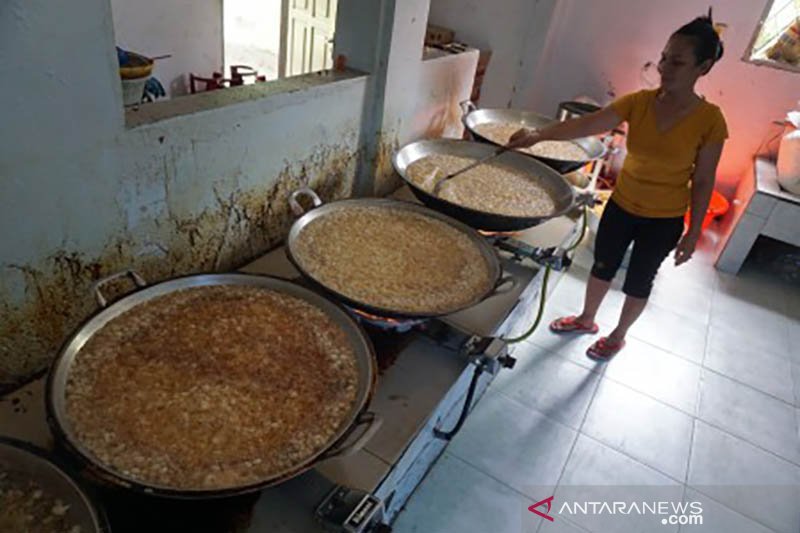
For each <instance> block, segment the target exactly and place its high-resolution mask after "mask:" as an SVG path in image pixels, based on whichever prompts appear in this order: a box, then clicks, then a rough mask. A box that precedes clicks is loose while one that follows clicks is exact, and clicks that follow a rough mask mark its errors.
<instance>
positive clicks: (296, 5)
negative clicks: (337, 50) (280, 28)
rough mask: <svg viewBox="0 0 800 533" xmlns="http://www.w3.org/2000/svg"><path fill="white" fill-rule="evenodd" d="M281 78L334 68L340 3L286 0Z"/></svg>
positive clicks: (329, 0) (333, 0)
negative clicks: (335, 39)
mask: <svg viewBox="0 0 800 533" xmlns="http://www.w3.org/2000/svg"><path fill="white" fill-rule="evenodd" d="M284 1H285V2H287V6H286V9H285V10H284V22H285V25H284V28H285V31H284V39H285V41H284V46H283V47H282V51H283V53H284V57H283V58H282V61H281V66H282V69H281V70H282V76H296V75H298V74H306V73H308V72H315V71H318V70H323V69H328V68H331V67H332V65H333V57H332V56H333V33H334V31H335V28H336V3H337V0H284Z"/></svg>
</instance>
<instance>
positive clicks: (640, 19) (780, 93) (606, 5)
mask: <svg viewBox="0 0 800 533" xmlns="http://www.w3.org/2000/svg"><path fill="white" fill-rule="evenodd" d="M506 1H512V0H506ZM709 4H711V5H712V6H713V8H714V17H715V19H716V20H717V21H718V22H725V23H727V24H728V29H727V31H726V32H725V35H724V41H725V48H726V49H725V57H724V58H723V59H722V61H721V62H720V63H718V64H717V65H716V66H715V67H714V69H713V70H712V71H711V73H710V74H709V75H708V77H706V78H704V79H702V80H701V81H700V83H699V85H698V89H699V91H700V92H701V93H702V94H704V95H705V96H706V97H707V98H708V100H710V101H712V102H714V103H716V104H718V105H720V106H721V107H722V109H723V111H724V113H725V116H726V119H727V121H728V128H729V130H730V134H731V138H730V140H729V142H728V143H727V144H726V147H725V152H724V153H723V157H722V161H721V164H720V169H719V177H720V188H721V189H722V190H723V191H725V192H730V191H731V190H732V188H733V186H734V184H735V183H736V181H737V180H738V179H739V177H740V176H741V175H742V174H743V173H744V171H745V169H746V167H747V166H748V165H749V164H750V163H751V160H752V157H753V154H754V153H755V151H756V150H757V149H758V147H759V145H760V144H761V142H762V140H763V139H764V137H765V135H767V134H768V133H769V132H770V131H774V130H770V125H769V123H770V121H772V120H775V119H781V118H783V116H784V115H785V113H786V111H787V110H788V109H789V108H791V107H793V106H794V105H795V104H796V102H797V100H798V99H800V74H796V73H791V72H785V71H779V70H775V69H770V68H766V67H758V66H755V65H751V64H749V63H745V62H743V61H741V58H742V56H743V55H744V52H745V49H746V47H747V46H748V44H749V42H750V38H751V36H752V32H753V31H754V29H755V26H756V24H757V22H758V18H759V16H760V15H761V13H762V10H763V8H764V6H765V1H764V0H760V1H757V0H713V1H709V0H703V1H700V0H691V1H682V2H640V1H638V0H602V1H594V2H591V3H589V2H586V1H584V0H560V1H559V2H558V6H557V9H556V11H555V14H554V17H553V20H552V25H551V27H550V29H549V32H548V33H549V36H548V38H547V41H546V45H545V46H544V47H543V48H542V47H531V48H529V49H528V50H527V51H526V54H525V57H526V58H527V61H528V62H527V64H526V65H524V66H523V69H522V75H521V77H520V79H519V80H518V82H517V84H518V88H519V90H518V93H517V96H516V97H515V98H514V100H513V105H514V107H523V108H529V109H534V110H538V111H541V112H544V113H547V114H552V113H554V112H555V109H556V107H557V105H558V102H560V101H563V100H568V99H570V98H572V97H575V96H577V95H581V94H586V95H589V96H592V97H593V98H595V99H597V100H599V101H600V102H602V103H605V102H608V101H610V100H611V98H612V96H613V95H622V94H624V93H627V92H629V91H634V90H638V89H640V88H642V87H644V86H645V84H644V82H643V80H642V67H643V66H644V64H645V63H646V62H647V61H654V62H656V61H658V57H659V54H660V52H661V49H662V47H663V46H664V43H665V42H666V40H667V38H668V37H669V35H670V34H671V33H672V32H673V31H675V30H676V29H678V28H679V27H680V26H681V25H682V24H684V23H686V22H689V21H690V20H691V19H692V18H694V17H695V16H697V15H699V14H702V13H704V12H705V11H706V10H707V9H708V5H709ZM654 79H655V80H658V77H657V76H654ZM509 83H510V82H509Z"/></svg>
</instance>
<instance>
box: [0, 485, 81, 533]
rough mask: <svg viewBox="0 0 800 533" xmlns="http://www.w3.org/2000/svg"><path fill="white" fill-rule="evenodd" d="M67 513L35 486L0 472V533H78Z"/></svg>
mask: <svg viewBox="0 0 800 533" xmlns="http://www.w3.org/2000/svg"><path fill="white" fill-rule="evenodd" d="M68 511H69V505H65V504H64V502H62V501H61V500H59V499H58V498H55V497H53V496H52V495H50V494H49V493H48V492H47V491H46V490H44V489H42V487H40V486H39V485H38V484H36V483H34V482H32V481H27V480H26V481H23V480H22V479H18V476H17V475H16V474H15V473H11V474H9V473H8V472H3V471H2V470H0V533H80V532H81V527H80V526H77V525H74V524H73V523H71V520H70V519H69V517H68V516H67V512H68Z"/></svg>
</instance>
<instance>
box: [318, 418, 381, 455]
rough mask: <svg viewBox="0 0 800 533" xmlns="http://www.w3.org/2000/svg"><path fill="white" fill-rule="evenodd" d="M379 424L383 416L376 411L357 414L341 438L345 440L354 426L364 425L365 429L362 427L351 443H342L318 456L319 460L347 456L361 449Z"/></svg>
mask: <svg viewBox="0 0 800 533" xmlns="http://www.w3.org/2000/svg"><path fill="white" fill-rule="evenodd" d="M381 424H383V418H381V417H380V415H378V414H377V413H372V412H366V413H361V414H360V415H358V418H356V422H355V424H354V425H353V428H352V429H351V430H350V431H349V432H348V433H347V434H346V435H345V437H344V439H343V440H346V439H347V437H349V436H350V435H352V434H353V432H354V431H355V429H356V426H361V425H365V426H366V429H364V432H363V433H362V434H361V436H360V437H358V438H357V439H356V440H355V442H353V443H352V444H344V445H342V446H338V447H335V448H331V449H330V450H328V451H326V452H325V453H323V454H322V455H321V456H320V461H324V460H327V459H333V458H334V457H347V456H349V455H353V454H354V453H356V452H357V451H359V450H361V448H363V447H364V445H365V444H367V442H369V439H371V438H372V437H373V436H374V435H375V433H376V432H377V431H378V430H379V429H380V427H381Z"/></svg>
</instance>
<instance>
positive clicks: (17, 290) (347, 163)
mask: <svg viewBox="0 0 800 533" xmlns="http://www.w3.org/2000/svg"><path fill="white" fill-rule="evenodd" d="M363 1H365V0H340V4H339V5H340V8H341V7H342V6H343V5H344V6H345V7H346V6H348V5H349V4H354V5H357V4H358V3H359V2H363ZM369 1H370V2H372V0H369ZM373 5H374V2H373ZM389 8H391V9H392V10H393V9H394V8H395V3H394V0H382V1H381V5H380V6H379V7H377V8H376V9H373V10H366V11H364V12H363V13H367V14H370V15H371V16H372V17H373V18H370V17H367V18H366V19H364V20H362V19H354V20H353V21H351V22H352V23H353V25H350V26H348V25H347V24H345V25H344V26H343V27H340V28H339V30H340V31H339V32H338V35H341V36H342V40H343V42H347V39H346V38H345V36H357V37H358V38H356V39H354V40H353V39H351V42H352V43H353V45H355V46H357V45H358V43H359V42H361V43H363V42H364V39H367V40H368V39H370V38H372V39H373V42H374V41H378V40H380V39H383V40H384V42H386V43H387V46H393V47H394V48H393V49H392V50H393V51H394V52H398V54H399V56H398V57H401V60H399V61H396V62H390V63H386V62H385V59H386V58H387V57H389V55H390V54H389V53H388V52H389V49H388V48H387V49H386V52H387V53H386V54H378V53H375V52H374V49H373V52H371V53H370V54H365V57H368V58H370V59H371V61H367V60H365V63H364V67H369V68H370V69H371V68H376V69H377V70H380V68H383V70H384V73H386V72H388V70H389V68H390V67H391V68H396V69H401V70H402V69H408V71H409V73H410V76H413V77H404V76H403V72H399V73H396V76H394V77H393V78H392V79H396V80H407V81H408V83H407V84H403V86H402V88H400V87H397V88H396V89H397V90H392V91H390V94H389V99H388V100H384V99H383V97H382V94H381V90H380V88H378V89H376V87H377V84H375V83H373V82H374V81H375V78H376V77H377V75H376V74H372V75H371V76H359V75H356V74H342V75H337V76H333V78H335V80H336V81H330V80H328V79H326V78H325V76H322V75H316V74H314V75H310V76H309V77H306V78H301V79H298V80H295V81H294V82H292V83H293V85H291V86H286V87H284V89H282V90H281V91H277V94H275V93H276V91H273V90H272V89H270V87H276V86H274V85H269V84H268V85H266V86H263V87H254V86H247V87H238V88H234V89H228V90H225V91H216V92H214V93H207V94H203V95H195V96H187V97H184V98H179V99H176V100H173V101H169V102H163V103H158V104H153V105H152V107H143V108H142V110H141V111H140V112H139V114H138V115H136V114H131V113H134V112H130V113H129V116H128V117H127V125H126V117H125V116H124V114H123V111H122V101H121V100H122V99H121V91H120V85H119V79H118V77H117V76H118V74H117V65H116V55H115V52H114V48H113V45H114V39H113V29H112V17H111V10H110V5H109V3H108V0H81V1H80V2H73V3H70V4H69V6H67V5H64V6H53V5H52V3H49V2H44V1H43V0H26V1H24V2H23V1H22V0H10V2H9V3H8V4H7V5H6V6H4V8H3V9H4V11H3V15H2V16H0V49H2V50H14V53H13V54H0V69H2V71H3V72H13V73H14V76H5V77H3V79H2V80H0V98H1V99H2V101H3V102H5V104H6V107H5V108H4V113H5V114H4V119H5V120H4V124H6V126H7V127H5V128H3V130H2V131H1V132H0V228H2V235H0V389H2V388H4V387H9V386H13V385H14V384H16V383H19V382H20V381H23V380H25V379H26V378H28V377H30V376H32V375H34V374H36V373H37V372H40V371H42V370H44V369H45V368H46V367H47V365H48V363H49V362H50V361H51V359H52V357H53V356H54V355H55V353H56V352H57V348H58V346H59V345H60V343H61V342H62V341H63V340H64V339H65V337H66V336H67V335H68V334H69V333H70V332H71V331H73V330H74V329H75V328H76V326H77V325H78V324H79V323H80V322H81V321H82V320H84V319H85V318H86V317H87V316H89V315H90V314H91V313H92V312H93V311H94V309H95V303H94V301H93V299H92V297H91V294H90V287H91V284H92V282H93V281H95V280H97V279H99V278H101V277H103V276H106V275H108V274H111V273H114V272H116V271H119V270H121V269H124V268H134V269H136V270H138V271H140V272H141V273H142V274H143V275H144V276H145V278H147V279H148V280H149V281H151V282H154V281H158V280H161V279H164V278H167V277H170V276H173V275H178V274H187V273H192V272H200V271H225V270H229V269H232V268H235V267H236V266H238V265H240V264H242V263H243V262H244V261H246V260H247V259H249V258H252V257H254V256H257V255H259V254H261V253H263V252H265V251H267V250H268V249H269V248H271V247H273V246H274V245H275V244H277V243H278V242H279V241H280V240H281V239H282V238H283V237H284V236H285V234H286V232H287V230H288V228H289V226H290V224H291V222H292V217H291V215H290V214H289V212H288V210H287V207H286V206H287V204H286V199H287V196H288V193H289V192H290V191H291V190H292V189H294V188H296V187H297V186H299V185H300V184H310V185H312V186H313V187H314V188H316V189H317V190H318V191H319V192H321V194H322V196H323V198H324V199H326V200H331V199H335V198H341V197H345V196H348V195H350V194H351V192H352V188H353V183H354V179H355V177H356V175H357V172H356V170H357V166H358V164H359V162H361V161H362V159H361V156H362V154H363V152H364V151H365V149H366V148H365V147H366V146H367V145H368V142H367V141H368V139H367V138H366V136H365V132H367V131H373V132H376V134H377V135H376V137H378V138H382V136H383V135H384V132H385V135H386V138H388V139H392V142H391V143H385V144H384V145H383V146H393V145H394V143H399V142H400V141H401V139H402V140H410V139H411V137H412V136H414V135H422V134H424V132H425V131H426V129H427V124H430V122H431V121H430V120H427V119H426V117H425V113H428V112H429V113H436V112H437V111H436V110H437V109H439V108H440V107H441V105H446V104H440V103H438V102H439V100H447V98H446V91H445V92H442V91H437V90H434V87H433V86H432V85H430V84H434V85H435V84H436V83H437V82H436V80H445V79H450V78H451V77H455V78H459V77H461V78H464V79H469V77H470V76H471V75H473V74H474V71H473V72H467V73H466V74H463V75H457V74H456V73H455V72H453V69H455V71H458V70H459V69H463V68H467V69H469V65H468V64H465V63H464V61H465V60H459V59H458V58H456V59H455V60H453V59H450V58H445V60H442V61H439V60H434V61H433V62H427V64H426V65H425V66H424V70H425V71H426V72H427V74H426V75H422V76H421V75H420V72H421V71H422V69H423V66H422V61H421V54H418V55H417V57H416V59H415V60H412V59H411V57H410V55H408V54H410V53H411V52H410V51H411V50H416V51H417V52H419V51H421V31H422V30H421V28H422V27H424V18H425V16H426V15H427V3H426V2H419V3H417V4H414V5H413V6H409V5H407V4H406V5H404V6H403V8H402V10H401V11H402V12H403V20H404V21H405V24H410V25H412V26H416V25H418V24H421V25H422V26H420V27H417V28H416V30H415V32H414V34H413V35H412V34H411V33H409V32H406V34H404V35H399V34H396V33H393V32H395V31H397V30H402V29H403V28H404V26H403V25H401V26H400V27H399V28H395V27H394V26H393V25H391V24H389V25H388V26H387V27H379V25H378V24H379V21H380V20H393V16H391V17H384V16H383V15H382V14H384V15H385V14H387V11H386V10H387V9H389ZM409 8H410V9H411V11H408V9H409ZM345 11H346V9H345ZM391 14H392V15H394V13H393V12H392V13H391ZM362 16H363V15H362ZM355 20H357V21H358V24H357V25H356V24H355ZM418 37H419V39H418ZM359 39H361V40H359ZM406 46H407V47H408V48H404V47H406ZM352 57H353V58H357V55H356V54H352ZM75 58H80V61H75ZM381 58H383V60H384V64H383V66H382V67H381V65H380V62H381V61H382V59H381ZM370 62H371V63H372V64H368V63H370ZM467 63H469V62H467ZM412 80H413V82H412ZM426 80H427V81H426ZM385 81H386V80H384V83H383V85H384V86H385V85H386V84H385ZM285 83H289V82H288V81H287V82H285ZM426 83H427V84H428V85H426ZM370 87H371V89H370ZM368 89H369V90H371V91H373V92H371V93H368ZM459 90H462V91H463V90H467V89H463V88H462V89H459ZM259 91H261V93H259ZM376 91H377V93H378V95H379V96H376ZM403 91H406V92H407V93H406V94H403ZM420 91H423V92H425V95H426V96H425V97H424V98H422V99H419V101H420V102H422V103H421V105H417V104H416V102H417V101H418V99H417V98H416V97H415V94H416V93H417V92H420ZM401 97H402V98H401ZM375 102H380V109H381V114H382V113H383V110H384V103H386V104H385V107H386V109H387V110H388V112H387V116H389V117H390V118H391V120H388V121H387V122H386V123H385V124H384V122H383V120H379V121H376V119H375V115H374V114H370V113H369V112H368V110H369V109H372V108H373V107H374V103H375ZM426 110H429V111H426ZM404 121H405V123H407V124H410V126H409V127H408V128H407V129H406V130H402V124H403V123H404ZM365 123H366V124H365ZM376 124H377V125H376ZM449 127H452V124H451V125H450V126H449ZM381 153H383V154H384V155H385V156H386V157H384V158H383V159H382V160H381V161H382V163H381V164H382V166H381V168H382V169H384V170H385V171H386V177H389V176H390V174H391V172H390V169H391V166H390V163H389V160H388V155H390V154H391V151H390V150H386V151H384V152H381ZM373 162H374V159H373ZM387 163H388V166H387ZM369 168H370V171H369V172H368V173H363V174H362V178H364V179H368V180H369V181H368V182H367V183H366V186H367V189H369V190H375V189H376V186H375V183H376V182H380V181H379V180H376V179H375V169H374V168H373V167H369ZM382 183H388V181H383V182H382ZM377 189H381V187H377ZM109 290H110V292H112V293H114V292H117V291H118V290H127V287H111V288H110V289H109Z"/></svg>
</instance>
